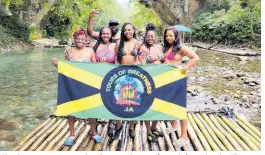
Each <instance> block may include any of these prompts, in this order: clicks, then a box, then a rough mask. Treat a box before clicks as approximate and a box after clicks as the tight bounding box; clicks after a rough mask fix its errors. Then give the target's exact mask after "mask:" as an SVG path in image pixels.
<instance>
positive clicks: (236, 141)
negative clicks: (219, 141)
mask: <svg viewBox="0 0 265 155" xmlns="http://www.w3.org/2000/svg"><path fill="white" fill-rule="evenodd" d="M209 117H210V119H211V120H212V121H213V123H214V124H215V125H216V127H217V128H218V129H219V130H220V131H221V129H222V131H221V132H222V133H223V134H224V135H225V136H226V138H227V139H228V140H229V141H230V142H231V144H232V145H233V146H234V147H235V149H236V150H239V151H242V150H243V149H244V150H248V151H249V150H251V149H250V148H249V147H248V146H247V145H246V144H245V143H244V142H243V141H242V140H241V139H240V138H239V137H238V136H237V135H236V134H235V133H234V132H233V131H232V130H231V129H230V128H229V127H228V126H227V125H226V124H225V123H224V122H223V121H222V119H221V118H220V117H217V116H213V115H209ZM219 123H220V124H219Z"/></svg>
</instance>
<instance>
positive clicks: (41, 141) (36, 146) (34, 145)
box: [28, 119, 62, 151]
mask: <svg viewBox="0 0 265 155" xmlns="http://www.w3.org/2000/svg"><path fill="white" fill-rule="evenodd" d="M61 122H62V119H58V120H57V122H56V123H55V124H54V125H53V126H51V127H50V128H49V129H48V130H47V131H46V132H45V133H43V134H42V135H41V136H40V137H39V138H38V139H37V140H36V141H35V142H34V143H33V144H32V145H31V147H30V148H29V149H28V151H34V150H35V149H37V148H38V147H39V146H40V145H41V143H43V141H44V140H45V139H46V138H47V137H48V136H49V135H50V134H51V133H52V132H53V131H54V130H55V129H56V127H57V126H58V125H59V124H60V123H61Z"/></svg>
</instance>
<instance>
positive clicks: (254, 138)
mask: <svg viewBox="0 0 265 155" xmlns="http://www.w3.org/2000/svg"><path fill="white" fill-rule="evenodd" d="M228 121H230V122H231V123H232V124H234V125H235V127H237V128H238V129H239V130H240V131H241V132H242V133H244V134H246V135H247V136H248V137H249V138H250V139H251V141H253V143H254V144H255V145H256V146H258V147H259V149H260V147H261V146H260V145H261V144H260V142H261V140H260V138H259V136H257V135H255V133H254V132H252V131H251V130H250V131H249V132H251V133H252V134H254V135H251V134H249V133H248V132H246V130H245V129H243V128H241V126H240V125H238V124H237V123H236V122H235V121H233V120H232V119H231V118H228ZM241 125H243V126H245V127H246V125H245V124H243V123H242V124H241ZM246 129H248V128H247V127H246Z"/></svg>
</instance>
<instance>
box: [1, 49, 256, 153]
mask: <svg viewBox="0 0 265 155" xmlns="http://www.w3.org/2000/svg"><path fill="white" fill-rule="evenodd" d="M63 50H64V49H34V50H28V51H27V50H25V51H22V52H12V53H5V54H2V55H0V114H1V115H0V151H1V150H2V151H4V150H6V151H7V150H10V149H12V148H13V147H14V146H15V144H16V143H17V142H19V141H20V140H21V139H22V138H23V137H24V136H26V135H27V134H28V133H29V132H30V131H31V130H32V129H34V128H35V127H36V126H37V125H38V124H40V123H41V122H43V121H44V120H46V119H47V117H48V116H49V115H50V114H52V113H53V112H54V110H55V106H56V97H57V71H56V68H55V67H54V66H53V65H52V64H51V59H52V58H54V57H56V58H60V59H62V58H63V57H64V54H63ZM198 54H199V56H200V57H201V60H200V61H201V63H200V64H199V68H202V67H204V66H208V65H211V64H213V63H214V64H215V66H222V65H229V64H231V61H233V60H235V59H236V56H231V55H226V54H222V53H216V54H214V53H212V52H211V51H198ZM212 58H214V59H216V60H217V61H218V63H216V61H214V60H213V61H209V60H210V59H212ZM224 58H225V59H226V60H227V59H232V60H228V62H227V64H220V62H222V60H224ZM250 63H252V64H255V65H257V66H258V67H259V68H260V63H259V64H257V63H256V62H255V61H251V62H250ZM248 65H249V63H248ZM232 66H233V65H232ZM234 66H237V65H234ZM251 67H253V65H250V66H249V68H251ZM239 68H240V66H239ZM254 68H257V67H254ZM243 70H245V69H243ZM250 70H252V69H250ZM246 71H247V69H246ZM259 71H260V69H258V70H257V72H259ZM258 115H260V113H259V114H258Z"/></svg>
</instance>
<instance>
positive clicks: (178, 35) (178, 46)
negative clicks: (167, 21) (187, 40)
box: [163, 27, 181, 55]
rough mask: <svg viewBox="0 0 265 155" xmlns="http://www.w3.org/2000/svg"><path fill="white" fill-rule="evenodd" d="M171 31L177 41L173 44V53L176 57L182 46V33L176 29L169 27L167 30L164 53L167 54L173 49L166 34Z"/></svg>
mask: <svg viewBox="0 0 265 155" xmlns="http://www.w3.org/2000/svg"><path fill="white" fill-rule="evenodd" d="M169 30H171V31H173V33H174V35H175V40H174V42H173V53H174V55H176V53H177V52H178V51H179V49H180V47H181V46H180V33H179V31H178V30H177V29H176V28H175V27H169V28H167V29H166V30H165V33H164V50H163V52H164V53H166V52H167V50H168V49H169V48H170V47H171V45H170V44H169V43H168V42H167V40H166V34H167V31H169Z"/></svg>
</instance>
